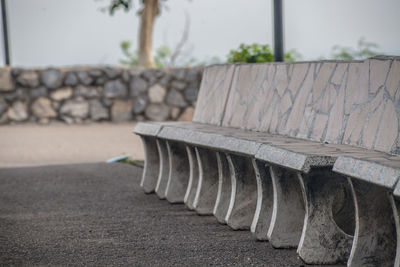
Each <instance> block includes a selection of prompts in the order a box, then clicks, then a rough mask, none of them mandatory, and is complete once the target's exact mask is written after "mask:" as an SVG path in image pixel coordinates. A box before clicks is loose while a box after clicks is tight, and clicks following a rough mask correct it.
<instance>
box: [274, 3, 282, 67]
mask: <svg viewBox="0 0 400 267" xmlns="http://www.w3.org/2000/svg"><path fill="white" fill-rule="evenodd" d="M273 1H274V56H275V61H279V62H280V61H284V52H283V12H282V5H283V4H282V1H283V0H273Z"/></svg>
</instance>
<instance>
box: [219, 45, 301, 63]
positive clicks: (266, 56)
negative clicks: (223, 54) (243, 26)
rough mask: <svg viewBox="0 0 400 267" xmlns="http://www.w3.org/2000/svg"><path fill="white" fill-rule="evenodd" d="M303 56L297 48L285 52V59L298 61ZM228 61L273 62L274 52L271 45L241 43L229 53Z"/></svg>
mask: <svg viewBox="0 0 400 267" xmlns="http://www.w3.org/2000/svg"><path fill="white" fill-rule="evenodd" d="M300 58H301V55H300V53H298V52H297V51H296V50H295V49H292V50H289V51H288V52H287V53H285V61H296V60H299V59H300ZM227 61H228V62H230V63H234V62H246V63H261V62H273V61H274V53H273V52H272V49H271V47H270V46H269V45H260V44H256V43H254V44H251V45H247V44H241V45H240V46H239V48H238V49H237V50H231V51H230V52H229V54H228V60H227Z"/></svg>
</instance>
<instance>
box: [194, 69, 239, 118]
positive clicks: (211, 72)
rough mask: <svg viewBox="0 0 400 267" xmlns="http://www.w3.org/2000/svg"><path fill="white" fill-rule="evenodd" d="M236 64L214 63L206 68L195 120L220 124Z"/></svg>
mask: <svg viewBox="0 0 400 267" xmlns="http://www.w3.org/2000/svg"><path fill="white" fill-rule="evenodd" d="M234 70H235V65H232V64H229V65H214V66H210V67H207V68H206V69H205V70H204V73H203V78H202V81H201V85H200V90H199V96H198V99H197V104H196V109H195V112H194V117H193V121H195V122H203V123H209V124H214V125H220V124H221V120H222V116H223V114H224V110H225V106H226V101H227V97H228V94H229V90H230V87H231V83H232V76H233V73H234Z"/></svg>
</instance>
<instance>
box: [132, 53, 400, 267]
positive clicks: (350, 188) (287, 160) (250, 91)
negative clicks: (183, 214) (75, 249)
mask: <svg viewBox="0 0 400 267" xmlns="http://www.w3.org/2000/svg"><path fill="white" fill-rule="evenodd" d="M399 101H400V58H398V57H382V56H381V57H375V58H371V59H368V60H365V61H351V62H343V61H338V62H336V61H322V62H300V63H271V64H236V65H216V66H211V67H208V68H206V70H205V72H204V74H203V80H202V84H201V88H200V92H199V97H198V102H197V106H196V110H195V116H194V119H193V122H188V123H179V122H171V123H155V122H148V123H139V124H137V126H136V127H135V130H134V131H135V133H137V134H139V135H140V136H141V137H142V140H143V144H144V147H145V154H146V162H145V168H144V173H143V178H142V187H143V188H144V190H145V192H147V193H151V192H156V193H157V195H158V196H159V197H160V198H166V199H167V200H168V201H170V202H172V203H185V204H186V205H187V206H188V208H190V209H194V210H195V211H196V212H198V213H199V214H214V215H215V216H216V218H217V219H218V221H219V222H221V223H227V224H228V225H229V226H230V227H232V228H233V229H250V230H251V232H252V233H254V235H255V237H256V238H257V239H259V240H268V241H269V242H271V244H272V245H273V246H274V247H278V248H286V247H297V251H298V254H299V256H300V257H301V258H302V259H303V260H304V261H305V262H306V263H309V264H329V263H345V262H347V263H348V265H351V266H360V265H370V266H393V265H396V266H398V265H399V263H400V244H399V245H398V243H399V242H400V234H399V233H400V223H399V218H400V217H399V212H400V185H398V180H399V177H400V157H399V153H400V149H399V148H400V142H399V141H398V140H400V139H399V117H400V102H399Z"/></svg>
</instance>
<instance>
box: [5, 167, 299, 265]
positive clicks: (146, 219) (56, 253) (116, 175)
mask: <svg viewBox="0 0 400 267" xmlns="http://www.w3.org/2000/svg"><path fill="white" fill-rule="evenodd" d="M141 173H142V168H140V167H137V166H133V165H129V164H122V163H113V164H106V163H91V164H75V165H58V166H41V167H24V168H2V169H0V265H2V266H10V265H17V266H56V265H60V266H67V265H68V266H69V265H73V266H82V265H88V266H106V265H107V266H126V265H129V266H205V265H215V266H229V265H238V266H251V265H254V266H302V265H304V264H303V263H302V261H301V260H300V259H299V258H298V257H297V255H296V251H295V250H294V249H292V250H288V249H274V248H272V246H271V245H270V244H269V243H268V242H257V241H255V240H254V238H253V237H252V235H251V234H250V232H249V231H233V230H231V229H230V228H229V227H228V226H226V225H221V224H219V223H218V222H217V220H216V219H215V218H214V217H213V216H198V215H197V214H196V213H195V212H193V211H189V210H188V209H187V208H185V206H184V205H181V204H175V205H171V204H169V203H168V202H167V201H165V200H160V199H158V198H157V196H156V195H154V194H150V195H148V194H147V195H146V194H144V193H143V191H142V189H141V188H140V186H139V181H140V177H141Z"/></svg>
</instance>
